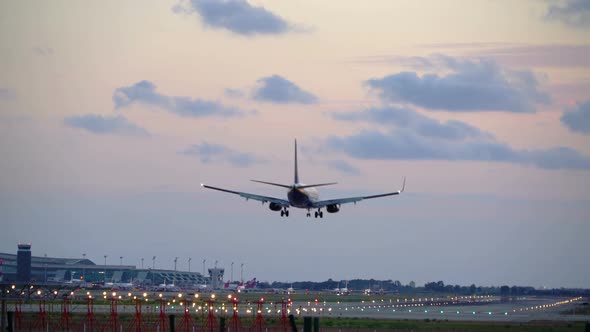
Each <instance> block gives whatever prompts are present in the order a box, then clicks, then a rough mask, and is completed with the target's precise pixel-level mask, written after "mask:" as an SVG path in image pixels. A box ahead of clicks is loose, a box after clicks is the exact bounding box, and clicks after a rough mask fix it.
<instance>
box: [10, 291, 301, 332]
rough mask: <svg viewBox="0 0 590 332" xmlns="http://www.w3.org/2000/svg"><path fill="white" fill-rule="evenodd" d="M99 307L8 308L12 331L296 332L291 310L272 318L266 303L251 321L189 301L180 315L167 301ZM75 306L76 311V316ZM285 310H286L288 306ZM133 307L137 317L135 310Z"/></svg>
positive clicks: (62, 303) (66, 302) (15, 304)
mask: <svg viewBox="0 0 590 332" xmlns="http://www.w3.org/2000/svg"><path fill="white" fill-rule="evenodd" d="M94 302H95V301H94V299H92V298H88V299H86V300H85V303H81V302H80V301H78V302H77V303H73V301H71V300H70V299H68V298H65V297H64V298H63V299H62V300H59V301H56V300H54V301H48V300H30V301H26V302H25V301H23V300H16V301H12V302H9V303H8V305H7V315H6V316H7V322H6V323H7V329H6V331H19V332H20V331H22V332H26V331H28V332H42V331H43V332H49V331H64V332H124V331H134V332H152V331H153V332H176V331H181V332H217V331H220V332H242V331H243V332H291V331H293V325H294V323H293V322H292V321H290V320H289V318H288V316H287V311H286V310H284V311H281V313H279V314H276V313H275V314H272V315H271V314H268V313H267V311H266V310H264V309H263V305H264V302H262V301H259V302H257V303H255V307H256V308H257V309H256V310H253V311H252V314H251V315H249V316H248V317H243V316H242V315H238V310H237V302H233V303H229V304H230V306H229V307H226V306H225V303H223V304H222V303H216V302H213V301H207V302H205V303H200V304H201V305H202V306H201V307H200V308H201V309H200V310H193V308H194V306H193V303H191V302H190V301H183V302H179V303H178V304H179V307H180V308H181V312H179V310H178V309H177V310H175V311H174V312H168V311H170V310H169V309H170V308H171V307H170V306H169V305H167V303H166V301H165V300H164V299H160V300H159V301H157V302H155V303H154V302H151V303H146V302H145V301H143V299H140V298H138V299H135V300H134V301H133V305H130V304H129V303H127V304H126V305H121V304H120V301H119V300H118V299H109V300H108V302H109V303H108V304H105V303H104V302H105V301H100V302H101V305H100V306H99V308H97V307H95V303H94ZM72 305H74V307H75V309H76V310H74V311H72ZM282 305H283V307H282V309H286V307H287V306H286V303H283V304H282ZM23 306H25V308H26V310H23ZM83 307H85V308H83ZM131 307H132V308H133V311H131V310H129V309H130V308H131ZM172 308H174V307H172ZM205 308H206V309H205ZM82 309H84V310H82ZM291 319H293V318H292V316H291Z"/></svg>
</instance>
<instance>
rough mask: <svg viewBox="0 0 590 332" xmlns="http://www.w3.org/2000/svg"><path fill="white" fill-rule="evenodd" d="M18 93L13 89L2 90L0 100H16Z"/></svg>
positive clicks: (0, 90)
mask: <svg viewBox="0 0 590 332" xmlns="http://www.w3.org/2000/svg"><path fill="white" fill-rule="evenodd" d="M15 98H16V93H15V92H14V90H12V89H8V88H0V100H14V99H15Z"/></svg>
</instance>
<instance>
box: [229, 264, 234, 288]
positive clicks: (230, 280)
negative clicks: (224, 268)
mask: <svg viewBox="0 0 590 332" xmlns="http://www.w3.org/2000/svg"><path fill="white" fill-rule="evenodd" d="M232 282H234V262H231V277H230V278H229V283H230V284H231V283H232Z"/></svg>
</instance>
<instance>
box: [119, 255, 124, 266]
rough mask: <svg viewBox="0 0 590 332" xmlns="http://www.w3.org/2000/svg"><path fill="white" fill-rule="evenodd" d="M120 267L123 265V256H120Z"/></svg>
mask: <svg viewBox="0 0 590 332" xmlns="http://www.w3.org/2000/svg"><path fill="white" fill-rule="evenodd" d="M119 265H123V256H119Z"/></svg>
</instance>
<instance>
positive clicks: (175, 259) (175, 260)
mask: <svg viewBox="0 0 590 332" xmlns="http://www.w3.org/2000/svg"><path fill="white" fill-rule="evenodd" d="M176 262H178V257H175V258H174V271H176Z"/></svg>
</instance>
